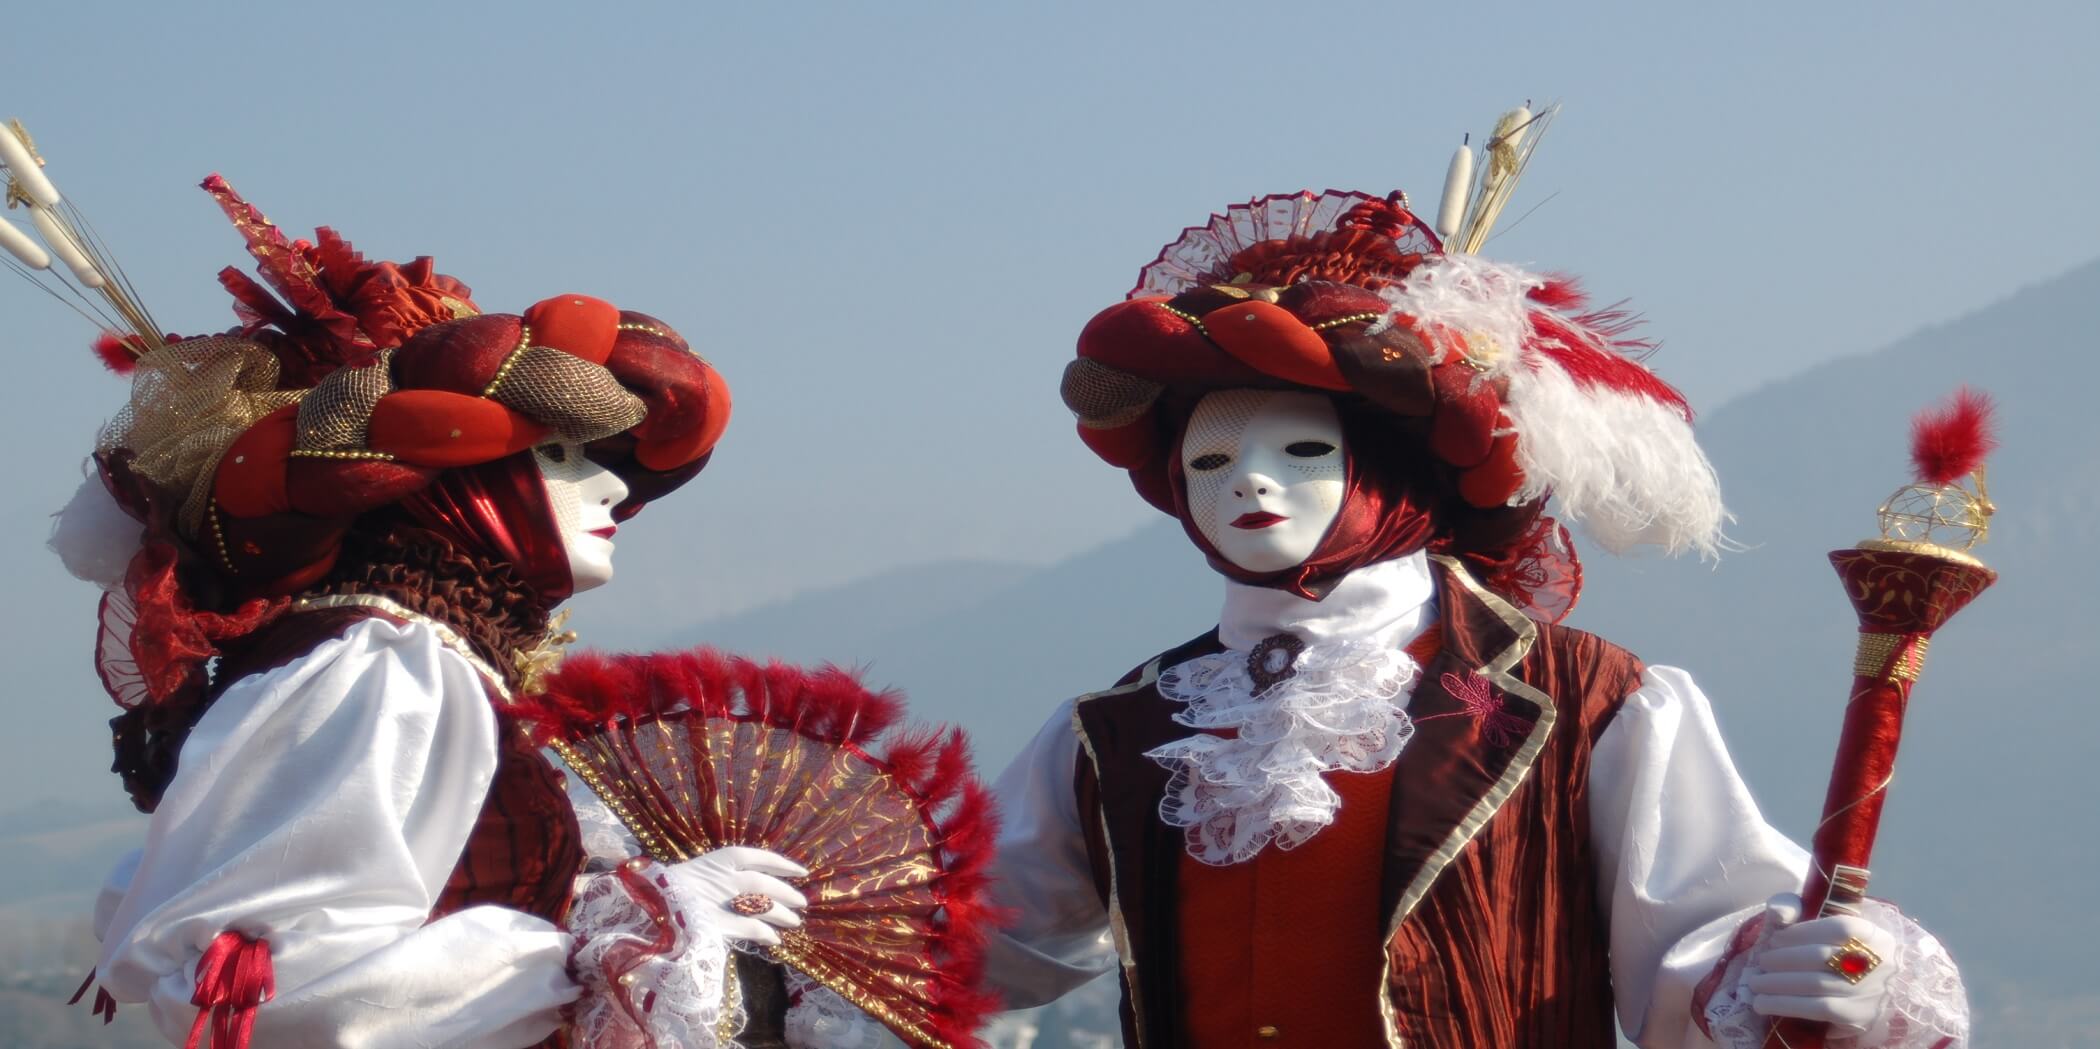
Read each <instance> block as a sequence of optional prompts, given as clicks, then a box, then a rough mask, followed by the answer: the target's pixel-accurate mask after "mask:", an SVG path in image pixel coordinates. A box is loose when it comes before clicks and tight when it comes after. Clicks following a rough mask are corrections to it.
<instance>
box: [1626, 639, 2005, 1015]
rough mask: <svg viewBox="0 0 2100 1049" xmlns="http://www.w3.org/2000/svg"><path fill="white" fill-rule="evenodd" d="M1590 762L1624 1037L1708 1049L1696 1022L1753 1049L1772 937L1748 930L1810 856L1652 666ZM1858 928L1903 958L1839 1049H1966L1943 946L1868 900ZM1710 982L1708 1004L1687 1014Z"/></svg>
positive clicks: (1705, 719) (1714, 730)
mask: <svg viewBox="0 0 2100 1049" xmlns="http://www.w3.org/2000/svg"><path fill="white" fill-rule="evenodd" d="M1591 762H1592V764H1591V768H1590V784H1589V785H1590V825H1591V834H1592V837H1593V845H1594V846H1595V849H1596V852H1597V864H1598V884H1599V885H1600V886H1601V890H1600V891H1602V892H1603V893H1604V894H1605V899H1604V900H1603V901H1602V903H1603V906H1604V907H1605V909H1606V913H1607V916H1608V917H1609V919H1610V923H1611V968H1612V991H1613V994H1614V995H1616V996H1617V998H1618V1006H1619V1022H1620V1024H1621V1025H1622V1026H1624V1027H1625V1029H1626V1030H1627V1031H1628V1032H1629V1033H1630V1034H1631V1035H1632V1037H1633V1039H1634V1041H1635V1042H1636V1043H1638V1044H1639V1045H1640V1046H1642V1047H1643V1049H1704V1047H1709V1046H1712V1045H1714V1044H1715V1043H1714V1041H1713V1040H1711V1039H1709V1038H1708V1036H1707V1034H1706V1032H1705V1031H1703V1030H1702V1029H1701V1027H1700V1024H1699V1020H1701V1019H1703V1020H1705V1021H1707V1022H1708V1024H1709V1025H1710V1027H1711V1029H1712V1030H1713V1032H1714V1034H1715V1035H1716V1036H1719V1037H1720V1039H1721V1042H1722V1044H1725V1045H1729V1046H1738V1045H1741V1046H1758V1045H1762V1044H1763V1042H1764V1030H1765V1025H1766V1023H1767V1022H1768V1021H1767V1020H1766V1019H1765V1018H1764V1017H1762V1016H1759V1015H1757V1014H1756V1013H1755V1012H1754V1011H1753V1009H1752V1008H1751V1006H1750V1004H1749V1003H1750V997H1751V996H1750V994H1749V992H1747V991H1746V990H1745V989H1744V982H1745V980H1746V979H1747V977H1748V975H1749V974H1750V973H1754V972H1756V971H1757V959H1758V957H1759V952H1760V951H1762V950H1763V949H1764V942H1765V940H1767V939H1769V938H1770V936H1771V935H1772V934H1773V932H1774V931H1775V930H1774V929H1773V928H1771V927H1769V926H1770V924H1771V923H1770V922H1761V923H1760V924H1759V925H1757V926H1752V927H1749V928H1745V926H1744V923H1745V922H1746V921H1749V920H1750V919H1752V918H1755V917H1759V916H1760V915H1762V914H1764V913H1765V910H1766V904H1767V901H1768V900H1770V898H1771V897H1773V896H1775V895H1779V894H1781V893H1794V892H1799V891H1800V889H1801V884H1802V881H1803V880H1804V879H1805V878H1806V876H1807V873H1808V863H1809V858H1808V854H1807V853H1806V852H1805V851H1803V850H1802V848H1801V847H1800V846H1799V845H1796V844H1794V843H1793V842H1792V841H1791V840H1789V839H1788V838H1787V837H1786V836H1785V835H1783V834H1781V833H1779V832H1778V831H1777V830H1775V829H1773V828H1772V827H1771V826H1770V825H1769V824H1767V823H1766V822H1765V820H1764V816H1763V814H1762V813H1760V812H1759V811H1758V808H1757V802H1756V801H1755V800H1753V799H1752V798H1751V796H1750V789H1749V787H1748V786H1746V785H1745V784H1744V783H1743V780H1742V777H1741V776H1740V775H1738V774H1737V773H1736V770H1735V764H1734V763H1733V762H1732V761H1730V760H1729V757H1728V750H1727V747H1726V746H1725V745H1724V744H1723V743H1722V741H1721V733H1720V730H1719V728H1718V727H1716V726H1715V724H1714V716H1713V708H1712V706H1711V705H1710V704H1709V703H1708V702H1707V699H1706V696H1705V695H1704V694H1702V693H1701V692H1700V691H1699V687H1698V686H1697V685H1695V684H1693V682H1692V679H1691V676H1690V675H1688V674H1686V673H1685V672H1684V671H1682V670H1677V669H1675V668H1672V667H1651V668H1649V670H1648V672H1647V674H1646V675H1645V676H1644V677H1643V679H1642V682H1641V687H1640V688H1639V689H1638V690H1636V691H1635V692H1634V693H1633V695H1632V696H1630V697H1628V699H1627V700H1626V703H1625V705H1624V707H1623V708H1622V709H1621V710H1620V711H1619V714H1618V716H1617V717H1616V718H1615V719H1614V720H1613V721H1612V723H1611V724H1610V725H1608V726H1607V727H1606V728H1605V730H1604V734H1603V736H1602V737H1601V738H1600V739H1598V741H1597V746H1596V749H1595V751H1593V752H1592V754H1591ZM1863 917H1864V918H1865V919H1866V920H1867V921H1869V922H1871V923H1873V924H1874V925H1876V926H1879V927H1880V928H1881V929H1882V930H1883V931H1884V932H1886V933H1887V934H1888V936H1889V938H1890V940H1891V942H1893V943H1895V944H1897V945H1898V948H1897V949H1896V950H1895V951H1894V952H1893V953H1894V957H1892V958H1890V959H1887V960H1886V962H1885V963H1884V964H1887V965H1889V966H1890V969H1891V972H1890V979H1889V980H1888V982H1887V984H1886V987H1887V989H1886V991H1885V993H1884V992H1877V993H1881V999H1880V1001H1879V1002H1878V1003H1876V1004H1875V1006H1874V1011H1875V1013H1876V1019H1875V1020H1874V1021H1873V1022H1872V1023H1871V1024H1869V1025H1868V1026H1867V1028H1866V1029H1865V1030H1861V1031H1840V1030H1835V1029H1834V1030H1833V1032H1832V1038H1831V1041H1830V1044H1831V1046H1832V1047H1833V1049H1925V1047H1931V1046H1954V1047H1957V1049H1958V1047H1961V1046H1965V1045H1966V1044H1967V1041H1968V1002H1967V995H1966V992H1965V991H1964V989H1963V987H1962V983H1961V976H1960V973H1959V971H1958V970H1956V968H1955V967H1954V963H1953V960H1952V959H1951V958H1950V957H1948V955H1947V953H1946V950H1945V948H1944V947H1942V946H1941V945H1940V944H1939V941H1937V940H1936V939H1934V938H1933V937H1932V936H1931V934H1929V933H1927V932H1926V931H1925V930H1924V929H1922V928H1919V927H1918V925H1917V923H1916V922H1913V921H1911V920H1910V919H1909V918H1906V917H1904V916H1903V915H1902V914H1901V913H1900V912H1898V911H1897V910H1896V909H1895V908H1894V907H1892V906H1889V905H1887V904H1884V903H1881V902H1879V901H1868V903H1867V904H1866V906H1865V907H1864V908H1863ZM1739 930H1742V936H1738V931H1739ZM1746 938H1748V939H1750V940H1751V942H1748V943H1746V942H1744V941H1745V939H1746ZM1724 963H1725V965H1726V968H1725V969H1722V970H1720V971H1717V966H1719V965H1721V964H1724ZM1710 974H1711V975H1712V976H1713V977H1714V980H1713V984H1712V985H1711V987H1710V988H1709V990H1710V991H1711V992H1712V998H1711V999H1710V1000H1708V1001H1704V1002H1695V1000H1694V999H1695V995H1696V994H1697V993H1698V992H1699V990H1700V984H1701V982H1702V981H1704V980H1707V978H1708V976H1709V975H1710ZM1862 993H1865V992H1864V987H1863V988H1862ZM1695 1011H1697V1012H1698V1013H1699V1014H1700V1015H1699V1016H1698V1017H1696V1018H1695V1016H1694V1013H1695Z"/></svg>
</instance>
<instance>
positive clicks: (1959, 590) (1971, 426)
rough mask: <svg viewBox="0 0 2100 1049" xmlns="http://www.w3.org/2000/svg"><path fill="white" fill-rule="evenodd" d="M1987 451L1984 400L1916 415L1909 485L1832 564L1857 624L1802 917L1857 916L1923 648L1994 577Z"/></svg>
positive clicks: (1857, 949)
mask: <svg viewBox="0 0 2100 1049" xmlns="http://www.w3.org/2000/svg"><path fill="white" fill-rule="evenodd" d="M1995 443H1996V442H1995V439H1994V438H1993V436H1992V432H1991V405H1990V401H1989V400H1988V399H1987V398H1986V397H1984V396H1983V395H1982V394H1979V393H1975V392H1973V391H1970V390H1967V389H1964V390H1961V391H1959V392H1957V393H1956V394H1955V395H1954V397H1953V399H1952V400H1951V401H1950V402H1949V403H1948V404H1947V405H1946V406H1945V407H1943V408H1941V409H1939V410H1937V411H1927V412H1924V413H1922V414H1920V415H1919V416H1918V418H1917V419H1916V420H1914V421H1913V422H1912V424H1911V459H1912V461H1913V462H1914V463H1916V465H1917V469H1918V480H1917V483H1914V484H1910V485H1906V486H1904V487H1903V488H1902V489H1899V490H1898V491H1897V492H1896V494H1895V495H1893V496H1891V497H1889V500H1888V502H1886V503H1884V504H1882V507H1881V513H1880V517H1881V538H1879V539H1869V540H1866V541H1864V542H1861V543H1860V544H1859V545H1858V546H1856V547H1854V548H1852V549H1850V550H1837V551H1833V552H1832V553H1831V555H1830V563H1831V565H1832V566H1833V567H1835V568H1836V569H1837V573H1838V578H1839V579H1840V580H1842V581H1843V582H1844V584H1845V594H1846V596H1847V597H1849V598H1851V600H1852V608H1853V611H1854V612H1856V613H1858V615H1859V654H1858V656H1857V658H1856V659H1854V661H1853V665H1852V672H1853V675H1854V677H1853V682H1852V700H1851V702H1850V703H1849V704H1847V706H1846V708H1845V724H1844V730H1843V732H1842V734H1840V736H1839V737H1838V748H1837V761H1836V763H1835V764H1834V766H1833V767H1832V769H1831V773H1830V791H1829V793H1828V794H1826V795H1825V796H1824V799H1823V821H1822V822H1821V823H1819V824H1817V825H1816V835H1815V843H1814V848H1813V855H1814V865H1813V866H1812V867H1810V868H1809V872H1808V884H1807V885H1806V886H1804V887H1803V888H1802V890H1801V906H1802V913H1803V915H1804V916H1806V917H1821V916H1823V915H1827V914H1857V913H1858V909H1859V904H1860V901H1861V900H1863V899H1864V898H1865V897H1866V891H1867V865H1868V862H1869V860H1871V859H1872V857H1873V851H1874V834H1875V831H1876V830H1877V829H1878V828H1879V827H1880V825H1881V806H1882V803H1883V802H1884V801H1885V800H1887V797H1888V785H1889V780H1890V779H1891V777H1892V776H1893V775H1894V770H1895V767H1896V747H1897V744H1898V743H1899V742H1900V741H1901V739H1902V736H1903V715H1904V713H1905V711H1906V710H1907V708H1908V707H1909V705H1910V690H1911V686H1912V685H1914V684H1916V683H1917V680H1918V674H1919V672H1920V671H1921V670H1922V669H1923V668H1924V665H1925V648H1926V645H1927V643H1928V642H1929V641H1930V640H1931V639H1932V635H1933V633H1934V632H1935V631H1937V630H1939V628H1940V627H1941V626H1943V625H1944V624H1945V623H1946V622H1947V620H1949V619H1952V618H1953V617H1954V614H1955V613H1956V612H1959V611H1961V610H1962V609H1963V608H1966V607H1968V604H1969V602H1970V601H1972V600H1974V599H1975V597H1976V595H1978V594H1980V593H1982V592H1983V590H1984V588H1985V587H1987V586H1990V585H1991V584H1992V583H1993V582H1995V581H1996V580H1997V578H1998V573H1996V572H1993V571H1991V570H1990V569H1989V568H1986V567H1984V565H1983V562H1981V561H1978V560H1977V559H1976V558H1975V557H1974V556H1972V555H1971V554H1970V553H1969V552H1968V551H1969V550H1971V549H1973V548H1974V547H1975V546H1976V544H1977V543H1980V542H1982V541H1983V539H1984V537H1985V535H1986V534H1987V533H1988V532H1989V530H1990V517H1991V513H1992V512H1993V510H1994V509H1995V508H1994V507H1993V506H1992V505H1991V500H1990V496H1989V495H1988V494H1987V492H1986V491H1985V488H1984V471H1983V459H1984V456H1986V455H1988V454H1989V453H1990V451H1991V449H1992V448H1993V447H1994V446H1995ZM1880 962H1881V959H1879V958H1877V957H1875V956H1874V955H1873V953H1872V952H1871V951H1868V950H1867V949H1866V948H1865V946H1864V945H1861V944H1858V943H1852V944H1847V945H1846V947H1845V948H1843V949H1840V950H1839V951H1838V953H1837V954H1836V955H1835V956H1834V957H1833V958H1832V959H1831V961H1830V966H1831V968H1832V969H1834V970H1836V971H1837V973H1838V974H1839V975H1841V976H1843V977H1845V978H1846V979H1848V980H1851V981H1853V982H1855V983H1857V982H1858V981H1859V980H1860V979H1862V978H1864V977H1865V976H1866V974H1867V973H1868V972H1869V971H1871V970H1872V969H1873V968H1874V966H1876V965H1879V964H1880ZM1825 1026H1826V1025H1824V1024H1820V1023H1810V1022H1807V1021H1802V1020H1794V1019H1784V1018H1783V1019H1780V1020H1777V1021H1775V1022H1774V1023H1773V1025H1772V1029H1771V1032H1770V1034H1768V1035H1767V1036H1766V1038H1765V1046H1766V1049H1778V1047H1785V1049H1821V1047H1822V1045H1823V1035H1824V1029H1825Z"/></svg>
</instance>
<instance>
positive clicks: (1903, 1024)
mask: <svg viewBox="0 0 2100 1049" xmlns="http://www.w3.org/2000/svg"><path fill="white" fill-rule="evenodd" d="M1860 917H1863V918H1865V919H1867V920H1868V921H1870V922H1873V923H1874V924H1875V925H1878V926H1880V927H1881V928H1882V930H1883V931H1885V932H1887V933H1889V935H1890V936H1891V937H1893V938H1894V939H1895V940H1896V941H1897V944H1898V946H1897V948H1896V952H1895V954H1896V956H1895V957H1894V958H1892V959H1889V960H1888V961H1887V962H1885V963H1884V964H1887V965H1890V966H1892V967H1893V968H1892V969H1891V971H1890V973H1889V981H1888V986H1887V989H1886V991H1885V992H1884V994H1883V996H1882V999H1881V1007H1880V1009H1879V1010H1878V1011H1877V1013H1876V1015H1875V1019H1874V1022H1873V1023H1872V1024H1870V1025H1868V1027H1867V1029H1866V1030H1864V1031H1857V1030H1851V1029H1848V1028H1843V1027H1833V1028H1831V1030H1830V1035H1829V1037H1828V1039H1827V1040H1826V1041H1825V1043H1824V1044H1825V1045H1827V1046H1829V1049H1967V1046H1968V1044H1969V995H1968V991H1967V989H1966V988H1964V987H1963V986H1962V981H1961V971H1960V970H1959V969H1957V968H1955V966H1954V959H1953V957H1952V956H1950V955H1949V954H1948V953H1947V948H1946V947H1944V946H1942V945H1941V944H1940V941H1939V940H1937V939H1935V938H1934V937H1933V935H1932V934H1931V933H1929V932H1926V931H1925V930H1924V928H1923V927H1921V926H1919V925H1918V923H1917V922H1914V921H1911V920H1910V919H1909V918H1906V917H1904V916H1903V914H1902V912H1900V911H1898V910H1897V909H1896V908H1895V907H1893V906H1890V905H1889V904H1886V903H1883V902H1881V901H1880V900H1868V901H1866V903H1865V904H1863V905H1862V906H1861V908H1860ZM1777 931H1778V930H1777V929H1775V928H1771V927H1769V923H1767V922H1766V921H1765V918H1764V915H1763V914H1759V915H1758V916H1757V917H1754V918H1752V919H1750V921H1748V922H1745V923H1744V925H1743V928H1742V930H1741V931H1739V932H1738V933H1737V935H1736V940H1735V943H1734V944H1732V945H1731V946H1730V949H1729V952H1728V953H1727V954H1724V955H1723V956H1722V957H1721V960H1720V962H1718V963H1717V964H1716V968H1715V973H1714V975H1713V976H1709V977H1708V978H1707V981H1706V983H1705V984H1702V986H1701V991H1702V995H1701V996H1702V997H1705V998H1706V1000H1705V1005H1704V1009H1703V1019H1704V1021H1705V1024H1704V1026H1705V1027H1706V1028H1707V1030H1708V1032H1709V1033H1710V1034H1711V1035H1712V1037H1713V1040H1714V1042H1715V1044H1717V1045H1720V1046H1722V1047H1724V1049H1761V1047H1762V1046H1763V1045H1764V1042H1765V1029H1766V1027H1767V1026H1769V1024H1770V1022H1771V1021H1770V1020H1769V1019H1767V1018H1766V1017H1765V1016H1763V1015H1761V1014H1759V1013H1758V1012H1756V1011H1755V1010H1753V1009H1752V1008H1751V1007H1750V998H1751V994H1750V990H1749V986H1748V981H1749V978H1750V976H1751V974H1752V973H1755V972H1756V971H1757V969H1756V959H1757V955H1758V952H1759V951H1761V950H1762V949H1763V948H1764V946H1765V942H1766V941H1767V940H1769V939H1770V938H1771V936H1772V934H1773V933H1774V932H1777ZM1746 947H1747V949H1746ZM1709 993H1710V997H1707V994H1709ZM1694 1008H1698V1004H1697V1001H1696V1000H1695V1003H1694Z"/></svg>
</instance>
